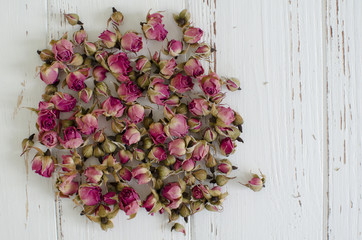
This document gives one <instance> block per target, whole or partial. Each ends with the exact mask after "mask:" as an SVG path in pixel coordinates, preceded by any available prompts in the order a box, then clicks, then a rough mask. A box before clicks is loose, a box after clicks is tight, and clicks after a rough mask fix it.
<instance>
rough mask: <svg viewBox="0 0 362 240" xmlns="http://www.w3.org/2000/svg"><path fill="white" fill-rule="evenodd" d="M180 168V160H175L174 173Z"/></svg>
mask: <svg viewBox="0 0 362 240" xmlns="http://www.w3.org/2000/svg"><path fill="white" fill-rule="evenodd" d="M181 166H182V160H180V159H176V162H175V163H174V164H173V169H174V170H175V171H176V170H178V169H179V168H180V167H181Z"/></svg>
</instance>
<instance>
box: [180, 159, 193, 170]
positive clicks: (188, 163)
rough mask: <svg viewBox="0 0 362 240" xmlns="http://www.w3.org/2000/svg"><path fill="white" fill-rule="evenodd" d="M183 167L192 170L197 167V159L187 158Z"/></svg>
mask: <svg viewBox="0 0 362 240" xmlns="http://www.w3.org/2000/svg"><path fill="white" fill-rule="evenodd" d="M181 167H182V169H183V170H185V171H186V172H190V171H192V170H193V169H194V168H195V161H194V160H193V159H188V160H185V161H184V162H183V163H182V166H181Z"/></svg>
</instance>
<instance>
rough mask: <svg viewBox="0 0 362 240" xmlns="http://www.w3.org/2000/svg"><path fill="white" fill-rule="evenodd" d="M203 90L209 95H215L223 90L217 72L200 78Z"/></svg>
mask: <svg viewBox="0 0 362 240" xmlns="http://www.w3.org/2000/svg"><path fill="white" fill-rule="evenodd" d="M199 83H200V87H201V89H202V91H204V93H205V94H206V95H208V96H215V95H216V94H218V93H219V92H220V90H221V80H220V78H219V76H218V75H217V74H216V73H213V72H212V73H210V74H209V75H206V76H204V77H202V78H201V79H200V80H199Z"/></svg>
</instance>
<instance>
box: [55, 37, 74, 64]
mask: <svg viewBox="0 0 362 240" xmlns="http://www.w3.org/2000/svg"><path fill="white" fill-rule="evenodd" d="M52 51H53V53H54V56H55V59H56V60H58V61H60V62H69V61H70V60H72V57H73V44H72V42H70V41H68V40H66V39H61V40H59V41H57V42H55V43H54V44H53V48H52Z"/></svg>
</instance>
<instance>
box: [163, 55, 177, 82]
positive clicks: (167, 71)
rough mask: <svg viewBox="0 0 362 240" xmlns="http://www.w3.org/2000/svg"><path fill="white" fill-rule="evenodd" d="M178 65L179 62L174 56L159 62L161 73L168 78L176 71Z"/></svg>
mask: <svg viewBox="0 0 362 240" xmlns="http://www.w3.org/2000/svg"><path fill="white" fill-rule="evenodd" d="M176 66H177V63H176V60H175V59H174V58H171V59H170V60H162V61H160V62H159V67H160V74H161V75H162V76H164V77H165V78H166V79H169V78H170V77H171V76H172V75H173V73H174V72H175V69H176Z"/></svg>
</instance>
